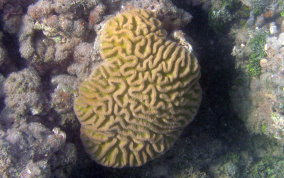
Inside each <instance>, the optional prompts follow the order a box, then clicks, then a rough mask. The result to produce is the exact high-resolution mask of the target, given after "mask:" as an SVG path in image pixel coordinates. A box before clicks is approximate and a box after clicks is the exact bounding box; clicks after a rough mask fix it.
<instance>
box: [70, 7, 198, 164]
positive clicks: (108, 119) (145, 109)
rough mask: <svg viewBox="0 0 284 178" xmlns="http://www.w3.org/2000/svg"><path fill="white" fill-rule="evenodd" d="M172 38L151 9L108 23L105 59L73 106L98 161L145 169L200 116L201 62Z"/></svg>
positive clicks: (84, 139)
mask: <svg viewBox="0 0 284 178" xmlns="http://www.w3.org/2000/svg"><path fill="white" fill-rule="evenodd" d="M166 37H167V35H166V31H165V30H164V29H163V26H162V23H161V22H160V21H159V20H158V19H157V17H156V16H155V15H154V14H153V13H152V12H151V11H147V10H139V9H135V10H130V11H126V12H124V13H121V14H118V15H117V16H115V17H114V18H111V19H109V20H108V21H107V22H106V24H105V25H104V27H103V29H102V32H101V35H100V47H101V51H100V52H101V56H102V58H103V59H104V61H105V62H104V63H103V64H102V65H101V66H99V67H98V68H97V69H96V70H95V71H94V72H93V73H92V74H91V75H90V77H89V78H87V79H86V80H85V81H84V82H83V83H82V84H81V85H80V88H79V97H77V98H76V99H75V103H74V109H75V113H76V115H77V117H78V119H79V121H80V123H81V139H82V142H83V144H84V146H85V149H86V151H87V152H88V153H89V154H90V155H91V157H92V159H94V160H95V161H97V162H98V163H100V164H102V165H105V166H111V167H125V166H141V165H143V164H145V163H146V162H148V161H149V160H152V159H153V158H155V157H157V156H159V155H161V154H162V153H164V152H165V151H167V150H168V149H169V148H170V147H171V146H172V145H173V144H174V142H175V140H176V139H177V138H178V137H179V135H180V133H181V132H182V130H183V128H184V127H185V126H186V125H187V124H188V123H189V122H191V121H192V119H193V117H194V116H195V114H196V112H197V110H198V107H199V104H200V99H201V89H200V86H199V83H198V80H199V77H200V71H199V65H198V62H197V60H196V58H195V57H194V56H193V54H191V53H190V52H189V51H188V50H187V49H185V48H183V47H181V46H179V45H178V44H177V43H175V42H173V41H169V40H167V39H166Z"/></svg>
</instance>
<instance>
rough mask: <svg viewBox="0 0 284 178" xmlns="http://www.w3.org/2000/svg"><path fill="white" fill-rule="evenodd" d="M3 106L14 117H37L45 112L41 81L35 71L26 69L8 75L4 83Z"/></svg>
mask: <svg viewBox="0 0 284 178" xmlns="http://www.w3.org/2000/svg"><path fill="white" fill-rule="evenodd" d="M4 92H5V94H6V98H5V104H6V106H7V107H9V108H10V109H12V110H13V112H14V113H15V114H16V115H25V114H31V115H39V114H42V113H43V112H44V110H45V102H46V98H45V96H44V95H42V87H41V80H40V77H39V75H38V73H37V71H36V70H34V69H32V68H27V69H24V70H22V71H18V72H14V73H11V74H10V75H9V77H8V78H7V79H6V80H5V83H4Z"/></svg>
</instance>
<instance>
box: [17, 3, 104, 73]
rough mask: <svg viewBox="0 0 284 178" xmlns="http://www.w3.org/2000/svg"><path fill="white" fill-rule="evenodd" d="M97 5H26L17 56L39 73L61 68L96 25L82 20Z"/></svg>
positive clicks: (85, 19) (69, 61) (66, 63)
mask: <svg viewBox="0 0 284 178" xmlns="http://www.w3.org/2000/svg"><path fill="white" fill-rule="evenodd" d="M98 4H99V1H98V0H93V1H87V0H81V1H73V0H72V1H61V0H55V1H48V0H39V1H37V2H36V3H35V4H33V5H30V6H29V7H28V11H27V14H26V15H25V16H24V17H23V22H22V23H23V25H22V28H21V30H20V32H19V42H20V53H21V56H22V57H23V58H25V59H26V60H27V61H28V62H29V63H30V64H32V65H33V66H34V67H36V68H37V69H39V71H40V72H45V71H46V70H48V69H51V68H52V67H53V68H61V69H62V68H65V67H66V66H67V65H68V64H70V63H71V62H72V60H71V59H72V54H73V50H74V48H75V46H77V45H78V44H79V43H80V42H82V41H84V40H86V39H87V38H88V35H89V32H90V31H92V30H93V24H94V23H96V22H97V21H94V22H92V24H91V25H90V24H88V20H87V18H85V17H86V16H87V17H88V16H89V15H90V16H91V14H90V12H91V11H92V10H95V9H96V8H97V6H96V5H98ZM101 13H102V12H101ZM90 18H93V16H91V17H90ZM98 18H99V17H98ZM88 27H90V28H88Z"/></svg>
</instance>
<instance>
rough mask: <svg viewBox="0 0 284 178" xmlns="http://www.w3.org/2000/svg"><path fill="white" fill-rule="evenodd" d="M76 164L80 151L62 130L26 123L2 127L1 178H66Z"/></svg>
mask: <svg viewBox="0 0 284 178" xmlns="http://www.w3.org/2000/svg"><path fill="white" fill-rule="evenodd" d="M0 119H2V118H0ZM0 126H1V125H0ZM75 161H76V148H75V146H74V145H73V144H71V143H66V135H65V133H64V132H63V131H61V130H60V129H59V128H53V129H52V130H50V129H48V128H46V127H45V126H44V125H42V124H40V123H36V122H31V123H27V122H26V121H24V120H22V121H21V122H18V123H16V124H14V125H13V126H12V127H11V128H9V129H8V130H7V131H6V132H5V130H4V129H2V128H1V127H0V176H1V177H46V178H47V177H62V176H63V177H66V173H67V172H69V173H70V171H71V170H70V169H69V170H68V167H70V166H72V165H74V164H75Z"/></svg>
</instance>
